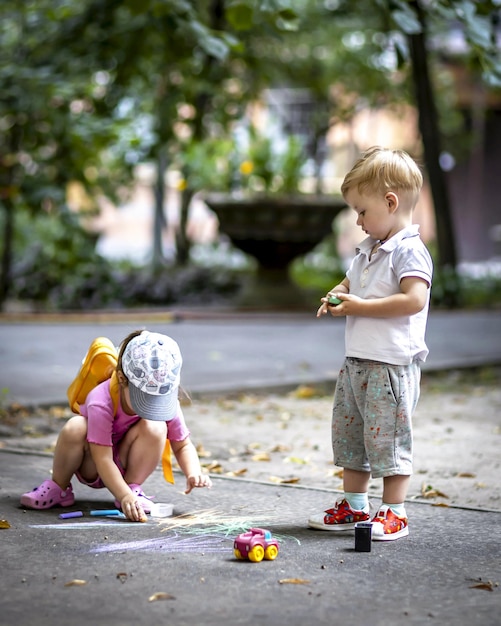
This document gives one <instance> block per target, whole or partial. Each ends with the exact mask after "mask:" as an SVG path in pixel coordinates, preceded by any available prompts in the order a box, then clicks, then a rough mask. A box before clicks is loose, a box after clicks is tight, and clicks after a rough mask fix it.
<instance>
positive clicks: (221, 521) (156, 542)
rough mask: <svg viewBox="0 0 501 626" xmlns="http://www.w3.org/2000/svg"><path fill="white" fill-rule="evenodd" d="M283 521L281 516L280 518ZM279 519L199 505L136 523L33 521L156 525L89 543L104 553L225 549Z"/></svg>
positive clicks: (76, 526)
mask: <svg viewBox="0 0 501 626" xmlns="http://www.w3.org/2000/svg"><path fill="white" fill-rule="evenodd" d="M280 521H282V522H283V520H280ZM277 522H279V517H276V516H273V515H269V514H265V513H263V514H254V515H252V516H244V515H238V514H227V513H226V514H225V513H223V512H221V511H218V510H216V509H202V510H198V511H194V512H191V513H187V514H184V515H178V516H175V517H169V518H165V519H153V518H151V519H150V520H149V522H148V523H147V524H139V523H133V522H123V521H121V520H120V521H118V520H117V521H112V520H110V521H103V522H96V521H89V522H82V521H79V522H73V523H63V524H40V525H32V526H31V527H33V528H38V529H43V528H46V529H56V528H57V529H61V530H92V529H95V528H98V527H99V528H102V527H103V526H106V527H110V526H112V527H116V526H120V527H125V526H128V527H134V528H136V529H137V530H139V529H141V528H149V529H151V527H152V525H155V528H157V529H158V530H159V532H160V536H157V537H148V538H144V539H137V538H134V539H132V540H128V541H118V542H115V543H113V542H110V541H109V540H108V541H106V543H102V544H98V545H95V546H89V547H88V548H87V550H86V551H87V552H90V553H91V554H103V553H112V552H134V551H135V552H156V553H158V552H165V553H189V552H192V553H193V552H203V553H218V552H221V553H222V552H227V551H228V547H229V546H230V547H231V544H232V543H233V540H234V538H235V537H236V536H237V535H239V534H240V533H243V532H245V531H247V530H248V529H249V528H252V527H254V526H258V527H266V528H269V529H270V530H271V531H272V532H273V525H274V524H277ZM273 536H274V537H275V538H276V539H277V540H278V541H279V542H280V543H286V542H287V541H292V542H295V543H297V544H300V541H299V539H297V538H296V537H293V536H292V535H286V534H285V535H284V534H276V533H275V532H273Z"/></svg>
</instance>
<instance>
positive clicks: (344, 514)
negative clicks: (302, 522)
mask: <svg viewBox="0 0 501 626" xmlns="http://www.w3.org/2000/svg"><path fill="white" fill-rule="evenodd" d="M369 518H370V515H369V507H368V506H367V507H365V508H364V509H362V510H361V511H355V510H353V509H352V508H351V506H350V505H349V504H348V501H347V500H346V499H345V498H341V499H339V500H337V501H336V503H335V504H334V507H333V508H332V509H327V511H324V512H323V513H316V514H315V515H312V516H311V517H310V519H309V520H308V526H310V528H317V529H319V530H334V531H337V532H339V531H343V530H353V529H354V528H355V524H356V523H357V522H368V521H369Z"/></svg>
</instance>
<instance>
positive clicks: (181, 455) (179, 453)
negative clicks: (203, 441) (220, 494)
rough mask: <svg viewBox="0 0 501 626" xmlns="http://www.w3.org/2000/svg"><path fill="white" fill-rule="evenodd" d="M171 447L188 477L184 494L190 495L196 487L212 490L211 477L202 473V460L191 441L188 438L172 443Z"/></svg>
mask: <svg viewBox="0 0 501 626" xmlns="http://www.w3.org/2000/svg"><path fill="white" fill-rule="evenodd" d="M170 445H171V448H172V452H173V453H174V456H175V457H176V461H177V462H178V464H179V467H180V468H181V471H182V472H183V474H184V475H185V476H186V490H185V492H184V493H190V491H191V490H192V489H193V488H194V487H208V488H209V489H210V488H211V487H212V481H211V479H210V478H209V476H207V475H206V474H203V473H202V468H201V466H200V460H199V458H198V454H197V451H196V448H195V446H194V445H193V443H192V441H191V439H190V438H189V437H186V439H184V440H183V441H171V442H170Z"/></svg>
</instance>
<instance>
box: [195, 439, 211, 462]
mask: <svg viewBox="0 0 501 626" xmlns="http://www.w3.org/2000/svg"><path fill="white" fill-rule="evenodd" d="M197 453H198V458H200V459H206V458H208V457H211V456H212V452H209V451H208V450H206V449H205V448H204V447H203V445H202V444H201V443H200V444H198V446H197Z"/></svg>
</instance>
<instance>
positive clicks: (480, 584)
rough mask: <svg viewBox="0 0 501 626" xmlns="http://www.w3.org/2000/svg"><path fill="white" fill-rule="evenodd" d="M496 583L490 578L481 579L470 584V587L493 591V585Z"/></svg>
mask: <svg viewBox="0 0 501 626" xmlns="http://www.w3.org/2000/svg"><path fill="white" fill-rule="evenodd" d="M497 586H498V583H493V582H492V581H491V580H486V581H485V582H483V581H481V582H478V583H475V584H474V585H470V589H485V590H486V591H494V587H497Z"/></svg>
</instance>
